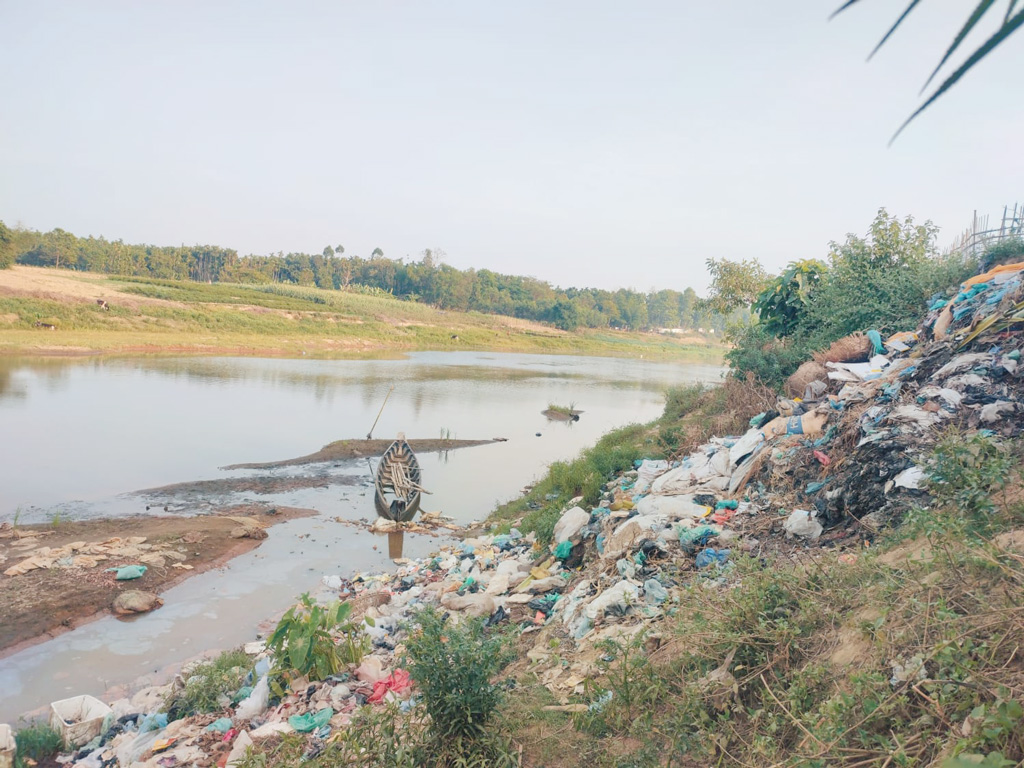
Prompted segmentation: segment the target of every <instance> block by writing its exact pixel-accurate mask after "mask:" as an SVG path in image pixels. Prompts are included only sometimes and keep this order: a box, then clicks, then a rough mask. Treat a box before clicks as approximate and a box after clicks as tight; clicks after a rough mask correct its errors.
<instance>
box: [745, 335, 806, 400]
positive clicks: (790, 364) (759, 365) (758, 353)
mask: <svg viewBox="0 0 1024 768" xmlns="http://www.w3.org/2000/svg"><path fill="white" fill-rule="evenodd" d="M729 339H730V341H731V342H732V344H733V348H732V349H730V350H729V351H728V352H726V353H725V359H726V362H728V363H729V367H730V369H731V372H732V375H733V376H734V377H736V378H739V379H744V378H746V377H747V375H748V374H749V375H752V376H753V377H754V378H755V379H757V380H758V381H759V382H761V383H762V384H764V385H765V386H768V387H771V388H772V389H774V390H780V389H782V385H783V384H785V383H786V379H788V378H789V377H790V376H791V375H792V374H793V372H794V371H795V370H796V369H797V368H799V367H800V365H801V363H803V362H804V361H806V360H807V359H808V358H809V357H810V356H811V351H812V350H811V348H810V347H809V346H808V344H807V342H806V341H805V340H802V339H796V338H793V339H785V340H783V339H777V338H775V337H774V336H772V335H771V334H770V333H769V332H768V330H767V329H766V328H765V326H763V325H759V324H754V325H747V326H743V327H741V328H735V329H733V330H732V331H730V337H729Z"/></svg>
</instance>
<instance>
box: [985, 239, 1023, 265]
mask: <svg viewBox="0 0 1024 768" xmlns="http://www.w3.org/2000/svg"><path fill="white" fill-rule="evenodd" d="M1018 261H1024V238H1022V237H1019V236H1018V237H1008V238H1006V239H1005V240H1000V241H999V242H998V243H996V244H995V245H991V246H989V247H988V248H987V249H986V250H985V253H984V254H983V255H982V257H981V271H982V272H987V271H988V270H990V269H992V267H994V266H996V265H997V264H1012V263H1014V262H1018Z"/></svg>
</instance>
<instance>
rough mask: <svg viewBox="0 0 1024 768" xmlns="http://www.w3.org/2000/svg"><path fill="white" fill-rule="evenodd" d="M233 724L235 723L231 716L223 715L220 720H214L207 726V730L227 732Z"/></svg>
mask: <svg viewBox="0 0 1024 768" xmlns="http://www.w3.org/2000/svg"><path fill="white" fill-rule="evenodd" d="M232 725H233V723H232V722H231V718H230V717H222V718H220V719H219V720H214V721H213V722H212V723H210V724H209V725H208V726H206V728H205V730H207V731H216V732H217V733H227V732H228V731H230V730H231V726H232Z"/></svg>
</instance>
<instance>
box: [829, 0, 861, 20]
mask: <svg viewBox="0 0 1024 768" xmlns="http://www.w3.org/2000/svg"><path fill="white" fill-rule="evenodd" d="M858 2H860V0H846V2H845V3H843V4H842V5H841V6H839V7H838V8H836V10H834V11H832V15H831V16H829V17H828V18H829V21H831V20H832V19H834V18H835V17H836V16H838V15H839V14H840V13H842V12H843V11H845V10H846V9H847V8H849V7H850V6H851V5H853V4H854V3H858Z"/></svg>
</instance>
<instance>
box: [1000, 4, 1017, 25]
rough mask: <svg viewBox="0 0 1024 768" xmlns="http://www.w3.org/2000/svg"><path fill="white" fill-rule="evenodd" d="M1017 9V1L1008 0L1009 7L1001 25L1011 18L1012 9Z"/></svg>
mask: <svg viewBox="0 0 1024 768" xmlns="http://www.w3.org/2000/svg"><path fill="white" fill-rule="evenodd" d="M1016 7H1017V0H1010V6H1009V7H1008V8H1007V9H1006V15H1005V16H1003V24H1005V23H1006V22H1008V21H1009V20H1010V17H1011V16H1013V9H1014V8H1016Z"/></svg>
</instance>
